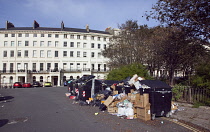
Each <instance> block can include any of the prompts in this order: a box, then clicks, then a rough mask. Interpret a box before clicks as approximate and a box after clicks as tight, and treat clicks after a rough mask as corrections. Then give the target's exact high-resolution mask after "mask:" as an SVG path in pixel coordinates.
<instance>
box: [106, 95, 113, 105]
mask: <svg viewBox="0 0 210 132" xmlns="http://www.w3.org/2000/svg"><path fill="white" fill-rule="evenodd" d="M113 100H114V98H113V97H112V96H109V97H108V98H107V99H106V100H105V101H104V105H106V106H109V105H110V104H111V103H112V102H113Z"/></svg>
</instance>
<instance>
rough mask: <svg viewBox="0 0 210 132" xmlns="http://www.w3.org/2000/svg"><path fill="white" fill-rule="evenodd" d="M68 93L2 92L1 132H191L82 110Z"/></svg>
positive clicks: (86, 108) (161, 121)
mask: <svg viewBox="0 0 210 132" xmlns="http://www.w3.org/2000/svg"><path fill="white" fill-rule="evenodd" d="M66 91H67V88H64V87H49V88H43V87H42V88H25V89H24V88H17V89H0V132H84V131H86V132H114V131H127V132H135V131H136V132H137V131H138V132H139V131H141V132H144V131H145V132H153V131H155V132H158V131H160V132H163V131H167V132H168V131H170V132H173V131H174V132H177V131H184V132H186V131H191V130H189V129H188V128H186V127H183V126H181V125H178V124H176V123H173V122H171V121H168V120H164V119H162V118H159V119H156V120H155V121H148V122H145V121H141V120H137V119H136V120H126V119H121V118H119V117H117V116H113V115H110V114H108V113H107V112H106V111H105V112H101V111H99V109H98V108H97V107H92V106H79V105H78V104H73V100H70V99H69V98H67V97H66V96H65V92H66ZM95 113H98V115H97V116H96V115H95Z"/></svg>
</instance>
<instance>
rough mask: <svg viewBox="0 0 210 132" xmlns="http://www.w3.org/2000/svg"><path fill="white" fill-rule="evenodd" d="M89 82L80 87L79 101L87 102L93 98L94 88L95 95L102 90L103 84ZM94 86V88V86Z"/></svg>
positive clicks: (96, 81)
mask: <svg viewBox="0 0 210 132" xmlns="http://www.w3.org/2000/svg"><path fill="white" fill-rule="evenodd" d="M92 81H93V80H89V81H87V82H85V83H84V84H81V85H79V86H78V98H77V99H78V100H81V101H86V100H88V99H89V98H92V97H91V90H92V87H94V91H93V92H94V93H98V92H99V91H100V90H102V83H101V82H100V81H99V80H94V83H93V82H92ZM93 84H94V86H93Z"/></svg>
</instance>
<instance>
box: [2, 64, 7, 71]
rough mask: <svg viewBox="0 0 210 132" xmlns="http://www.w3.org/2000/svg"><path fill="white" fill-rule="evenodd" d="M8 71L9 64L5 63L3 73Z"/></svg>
mask: <svg viewBox="0 0 210 132" xmlns="http://www.w3.org/2000/svg"><path fill="white" fill-rule="evenodd" d="M6 71H7V63H3V72H6Z"/></svg>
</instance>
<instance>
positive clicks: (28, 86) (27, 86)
mask: <svg viewBox="0 0 210 132" xmlns="http://www.w3.org/2000/svg"><path fill="white" fill-rule="evenodd" d="M31 86H32V85H31V83H29V82H28V83H23V85H22V87H23V88H30V87H31Z"/></svg>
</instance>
